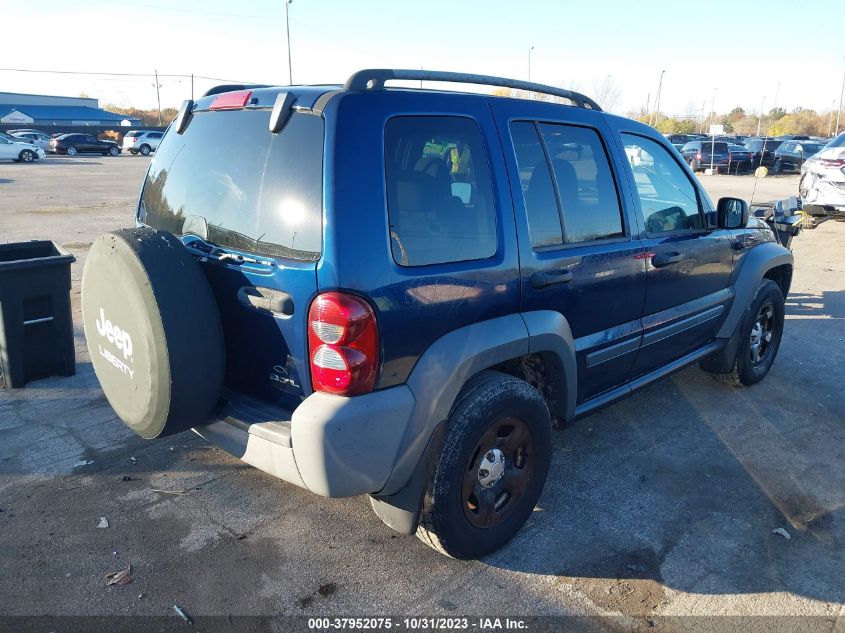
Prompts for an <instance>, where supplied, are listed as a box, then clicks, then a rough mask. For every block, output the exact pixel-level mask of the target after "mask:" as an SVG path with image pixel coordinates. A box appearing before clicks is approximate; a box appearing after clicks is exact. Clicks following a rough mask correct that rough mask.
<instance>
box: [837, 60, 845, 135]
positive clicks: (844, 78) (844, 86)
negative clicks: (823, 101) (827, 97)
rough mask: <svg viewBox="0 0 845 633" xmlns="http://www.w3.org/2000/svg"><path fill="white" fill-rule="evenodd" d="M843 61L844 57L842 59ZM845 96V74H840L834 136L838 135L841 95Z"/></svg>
mask: <svg viewBox="0 0 845 633" xmlns="http://www.w3.org/2000/svg"><path fill="white" fill-rule="evenodd" d="M843 59H845V57H843ZM843 94H845V72H843V73H842V88H840V89H839V109H838V110H837V111H836V134H839V116H840V115H841V114H842V95H843Z"/></svg>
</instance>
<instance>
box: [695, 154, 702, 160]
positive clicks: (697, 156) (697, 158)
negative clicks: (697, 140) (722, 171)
mask: <svg viewBox="0 0 845 633" xmlns="http://www.w3.org/2000/svg"><path fill="white" fill-rule="evenodd" d="M695 159H696V160H701V152H698V154H696V155H695Z"/></svg>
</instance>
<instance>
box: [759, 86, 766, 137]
mask: <svg viewBox="0 0 845 633" xmlns="http://www.w3.org/2000/svg"><path fill="white" fill-rule="evenodd" d="M764 103H766V96H765V95H763V98H762V99H761V100H760V116H758V117H757V136H760V124H761V123H762V122H763V104H764Z"/></svg>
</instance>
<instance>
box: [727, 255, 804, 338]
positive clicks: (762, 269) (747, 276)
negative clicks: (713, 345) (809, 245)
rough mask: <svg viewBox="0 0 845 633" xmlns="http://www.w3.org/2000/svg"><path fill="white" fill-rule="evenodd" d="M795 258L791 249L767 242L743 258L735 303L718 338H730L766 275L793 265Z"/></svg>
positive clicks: (736, 280) (735, 287)
mask: <svg viewBox="0 0 845 633" xmlns="http://www.w3.org/2000/svg"><path fill="white" fill-rule="evenodd" d="M793 262H794V258H793V256H792V253H791V252H790V251H789V249H787V248H784V247H783V246H781V245H780V244H775V243H774V242H767V243H765V244H760V245H759V246H755V247H754V248H752V249H751V250H750V251H749V252H748V253H747V254H746V255H745V257H744V258H743V260H742V264H741V265H740V267H739V268H738V270H737V271H736V272H735V273H734V274H735V279H734V282H733V286H734V292H735V296H734V301H733V304H732V305H731V309H730V312H728V316H727V317H726V318H725V322H724V323H723V324H722V327H721V328H720V329H719V332H718V333H717V334H716V337H717V338H730V337H731V336H732V335H733V333H734V331H735V330H736V327H737V325H738V324H739V322H740V320H741V319H742V317H743V315H744V314H745V311H746V310H747V309H748V306H749V305H750V304H751V301H752V300H753V299H754V293H755V292H756V291H757V288H758V287H759V285H760V282H762V281H763V277H765V275H766V273H767V272H768V271H769V270H771V269H772V268H775V267H777V266H782V265H783V264H789V265H790V266H792V265H793Z"/></svg>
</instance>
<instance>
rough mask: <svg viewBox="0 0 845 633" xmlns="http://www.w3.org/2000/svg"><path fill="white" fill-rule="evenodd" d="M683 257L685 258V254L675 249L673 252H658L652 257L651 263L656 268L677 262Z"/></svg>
mask: <svg viewBox="0 0 845 633" xmlns="http://www.w3.org/2000/svg"><path fill="white" fill-rule="evenodd" d="M682 259H684V256H683V255H682V254H681V253H678V252H677V251H673V252H671V253H658V254H657V255H655V256H654V257H652V258H651V265H652V266H654V267H655V268H663V267H664V266H669V265H670V264H677V263H678V262H679V261H681V260H682Z"/></svg>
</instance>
